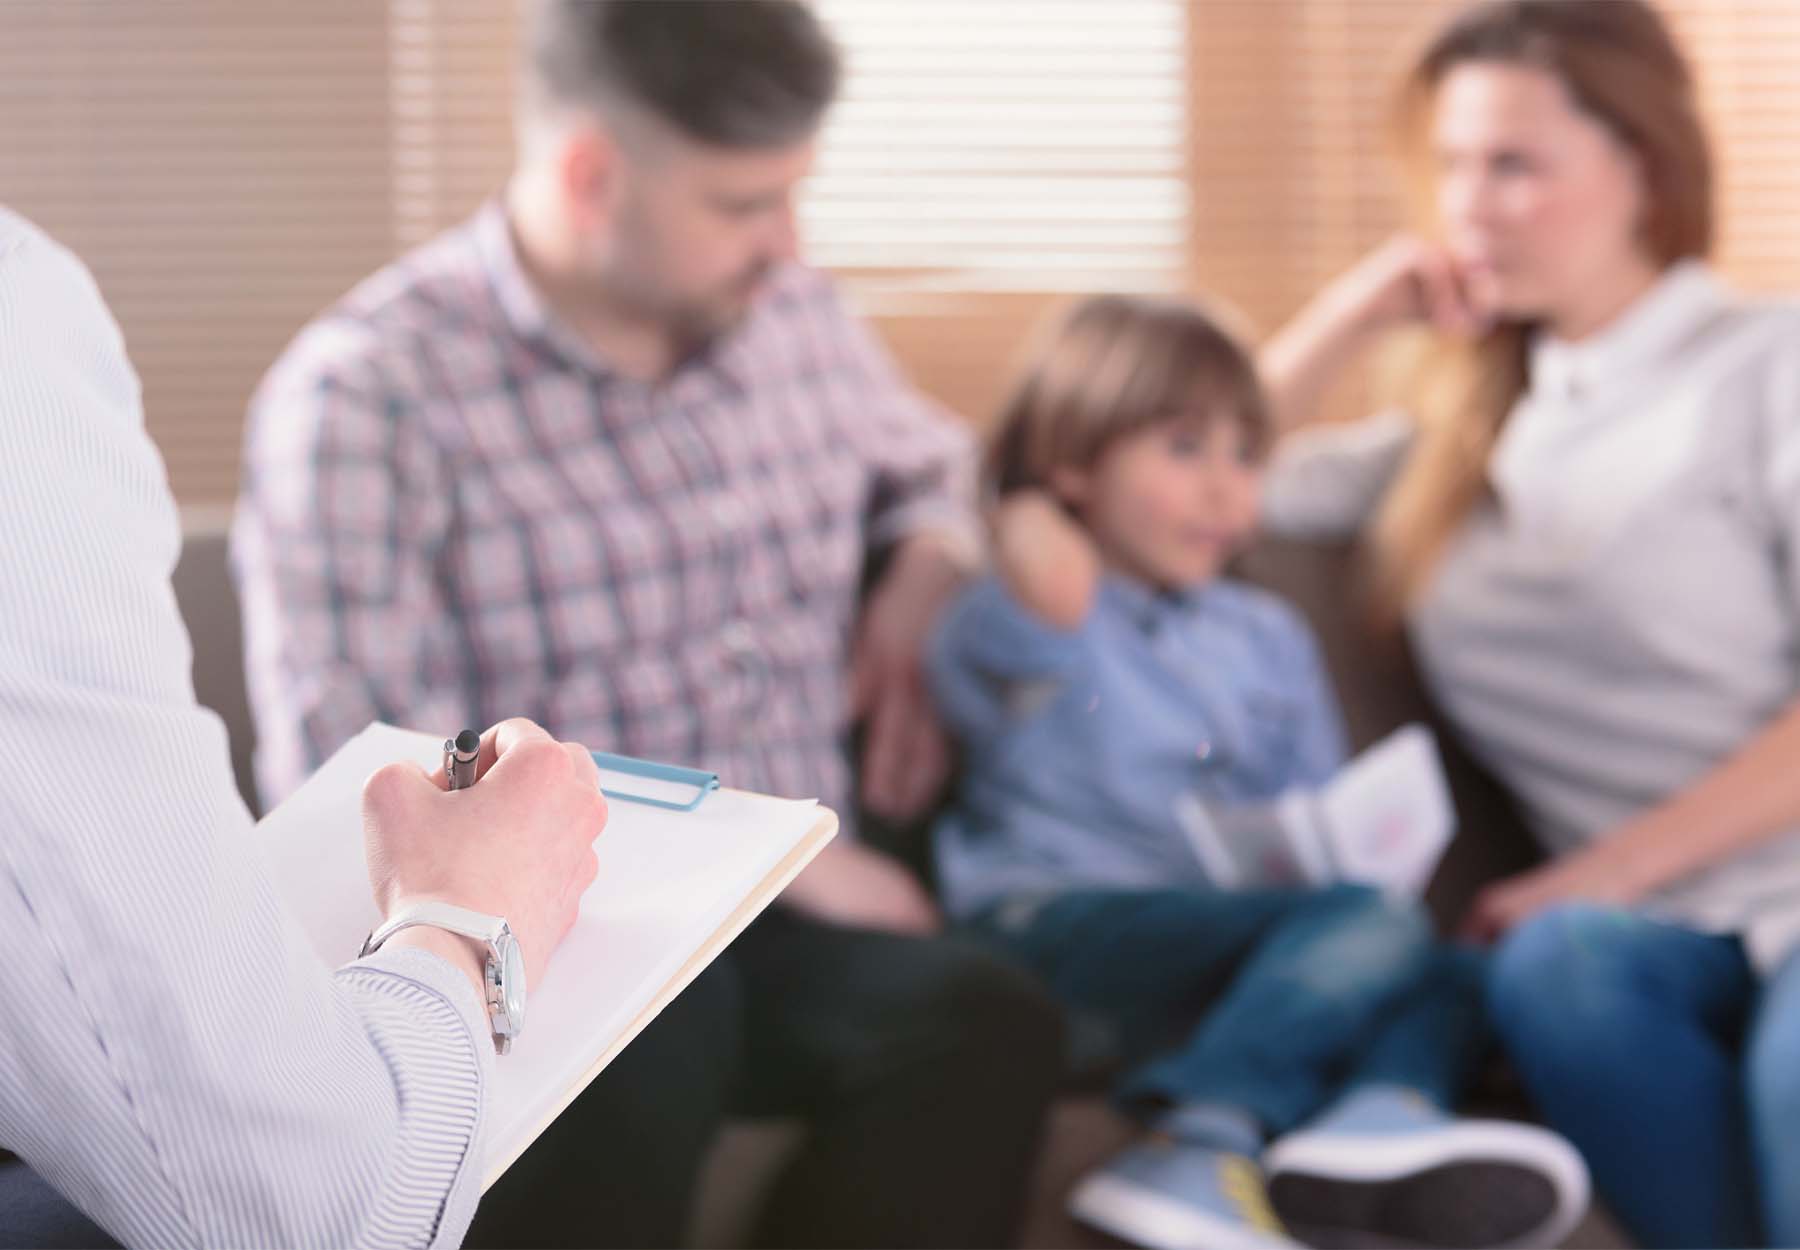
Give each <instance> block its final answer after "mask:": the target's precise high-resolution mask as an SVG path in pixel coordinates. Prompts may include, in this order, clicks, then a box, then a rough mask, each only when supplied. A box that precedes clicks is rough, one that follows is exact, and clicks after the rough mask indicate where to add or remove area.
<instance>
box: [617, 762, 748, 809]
mask: <svg viewBox="0 0 1800 1250" xmlns="http://www.w3.org/2000/svg"><path fill="white" fill-rule="evenodd" d="M589 754H591V755H592V756H593V757H594V763H595V764H596V765H598V766H599V768H600V793H602V794H604V795H605V796H606V797H607V798H608V799H617V800H619V801H620V802H623V803H642V804H644V805H645V806H646V807H660V808H663V809H664V810H665V811H671V812H691V811H693V810H694V809H695V808H697V807H699V806H700V804H701V803H703V802H704V801H705V800H706V796H707V795H709V794H711V793H712V792H713V791H715V790H717V789H718V788H719V774H717V773H709V772H706V771H705V770H704V769H699V768H683V767H681V766H680V765H678V764H658V763H657V762H655V761H654V760H640V759H634V758H633V757H632V756H629V755H614V754H613V753H612V752H610V751H592V752H589Z"/></svg>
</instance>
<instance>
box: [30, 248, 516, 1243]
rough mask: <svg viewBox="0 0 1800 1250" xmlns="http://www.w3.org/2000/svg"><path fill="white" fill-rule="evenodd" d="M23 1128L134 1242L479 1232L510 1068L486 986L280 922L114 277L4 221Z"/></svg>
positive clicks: (59, 1175)
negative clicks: (199, 640) (320, 948)
mask: <svg viewBox="0 0 1800 1250" xmlns="http://www.w3.org/2000/svg"><path fill="white" fill-rule="evenodd" d="M0 428H4V429H5V431H6V434H7V439H6V442H7V451H6V454H5V455H4V456H0V544H4V547H5V551H4V558H0V603H4V604H5V605H6V610H5V611H4V612H0V726H3V732H4V743H5V752H6V758H5V761H4V765H5V767H4V773H3V774H0V831H3V833H0V923H4V925H5V929H6V932H7V934H8V939H9V950H8V956H9V958H8V967H9V972H8V977H9V980H10V984H9V986H8V992H9V999H10V1000H11V1005H10V1006H9V1007H8V1008H7V1010H5V1011H3V1012H0V1140H3V1141H5V1142H6V1144H7V1145H8V1146H10V1147H11V1148H12V1149H14V1150H15V1151H16V1152H17V1153H18V1154H19V1155H20V1156H21V1157H23V1158H24V1159H25V1160H26V1161H27V1162H28V1163H30V1164H31V1166H32V1167H33V1168H34V1169H36V1170H37V1171H38V1172H39V1173H40V1174H41V1175H43V1176H44V1177H45V1178H46V1179H47V1180H49V1181H50V1182H51V1183H52V1184H54V1185H56V1186H57V1187H58V1188H59V1189H61V1190H62V1191H63V1193H64V1194H65V1195H67V1196H68V1197H69V1198H71V1199H72V1200H74V1201H75V1202H77V1203H78V1204H79V1205H81V1206H82V1207H83V1208H84V1209H85V1210H87V1211H88V1212H89V1214H90V1215H92V1216H93V1217H94V1218H95V1219H96V1220H97V1221H99V1222H100V1223H101V1224H102V1225H104V1226H105V1227H106V1228H107V1229H108V1230H109V1231H111V1232H112V1233H113V1234H114V1235H116V1236H118V1237H119V1238H121V1239H122V1240H124V1241H125V1242H127V1243H129V1244H133V1245H139V1244H142V1245H168V1244H180V1245H195V1246H199V1245H252V1244H271V1243H273V1244H284V1245H296V1244H314V1245H327V1244H329V1245H352V1244H354V1245H395V1246H399V1245H425V1244H428V1243H434V1242H435V1243H438V1244H445V1245H454V1244H456V1242H457V1241H458V1240H459V1238H460V1237H461V1234H462V1231H463V1229H464V1227H465V1226H466V1224H467V1221H468V1219H469V1216H470V1214H471V1213H472V1211H473V1207H474V1203H475V1200H476V1197H477V1195H478V1188H479V1184H480V1167H479V1160H478V1158H477V1157H476V1152H475V1151H474V1150H473V1144H474V1142H475V1140H476V1135H477V1131H478V1127H479V1123H480V1118H481V1106H482V1097H483V1088H484V1085H485V1082H486V1080H487V1074H488V1072H489V1066H490V1064H491V1062H492V1060H491V1058H490V1055H491V1048H490V1047H489V1045H488V1041H487V1026H486V1022H485V1020H484V1019H483V1018H482V1015H483V1013H482V1010H481V1007H480V1004H479V1002H478V1000H477V999H476V996H475V994H474V993H473V991H472V988H471V986H470V985H469V983H468V980H467V979H466V977H465V975H464V973H463V972H462V971H459V970H458V969H457V968H456V967H454V966H453V965H452V964H450V963H447V962H446V961H444V960H442V959H439V958H435V957H433V956H431V955H428V954H425V953H423V952H422V951H420V950H417V949H404V948H396V949H394V950H392V951H384V952H383V953H382V954H380V955H378V956H376V957H374V958H373V959H370V960H366V961H363V962H360V963H358V964H355V965H353V966H351V967H348V968H346V969H343V970H341V971H339V972H338V973H337V974H335V975H333V974H332V973H330V972H328V971H327V970H326V969H325V968H323V967H321V966H320V965H319V964H318V962H317V960H316V959H315V958H314V957H313V955H312V954H311V953H310V951H309V950H308V948H307V945H306V943H305V940H304V938H303V936H302V935H301V934H300V933H299V931H298V929H297V927H296V926H295V925H294V924H293V923H292V922H291V920H289V919H287V918H286V917H285V916H284V915H283V913H282V912H281V911H280V909H279V907H278V905H277V903H276V901H275V897H274V893H273V890H272V887H271V885H270V882H269V881H268V879H267V876H266V874H265V871H264V869H263V868H262V864H261V861H260V859H259V858H258V857H257V856H256V853H255V847H254V842H253V839H252V835H251V828H250V821H249V817H248V815H247V813H246V812H245V811H244V808H243V805H242V803H241V802H240V801H239V800H238V798H237V796H236V792H235V789H234V787H233V785H232V780H231V773H230V769H229V764H228V758H227V753H226V742H225V733H224V729H223V726H222V725H221V724H220V722H219V721H218V719H217V718H216V717H215V716H213V715H211V714H210V713H208V712H205V711H203V710H202V709H200V708H199V707H198V706H196V705H195V703H194V699H193V693H192V687H191V683H190V681H189V678H188V665H189V659H190V653H189V647H188V642H187V637H186V634H185V632H184V630H183V628H182V625H181V621H180V618H179V616H178V614H177V611H176V606H175V601H174V597H173V595H172V593H171V591H170V588H169V583H168V575H169V572H170V569H171V568H172V566H173V563H174V560H175V558H176V555H177V553H178V550H179V545H180V534H179V529H178V526H177V523H176V519H175V513H174V509H173V506H172V504H171V501H170V500H169V497H168V492H167V487H166V484H165V479H164V474H163V469H162V465H161V462H160V460H159V459H158V457H157V454H156V451H155V449H154V447H153V446H152V445H151V443H150V441H149V439H148V437H147V436H146V435H145V432H144V430H143V426H142V416H141V411H140V407H139V397H138V388H137V382H136V379H135V378H134V376H133V375H132V372H131V369H130V366H129V364H128V363H127V361H126V358H125V354H124V346H123V343H122V341H121V339H120V336H119V334H118V331H117V329H116V327H115V326H114V325H113V324H112V321H111V319H110V317H109V316H108V315H107V313H106V311H105V308H104V306H103V304H102V303H101V300H100V297H99V293H98V292H97V291H96V290H95V288H94V286H93V283H92V281H91V280H90V279H89V278H88V277H87V275H86V273H85V272H84V271H83V270H82V269H81V267H80V265H79V264H78V263H77V262H75V261H74V260H73V259H72V258H71V257H69V256H68V255H67V254H66V253H64V252H62V251H61V250H60V249H58V248H56V247H55V246H54V245H53V244H51V243H49V242H48V241H47V240H45V239H43V238H42V236H40V235H38V234H36V233H35V232H33V231H31V230H29V229H28V228H26V227H24V226H22V225H21V224H19V223H18V222H17V221H16V220H10V221H9V220H4V219H0Z"/></svg>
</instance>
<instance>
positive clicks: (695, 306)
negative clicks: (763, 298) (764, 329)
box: [668, 261, 774, 354]
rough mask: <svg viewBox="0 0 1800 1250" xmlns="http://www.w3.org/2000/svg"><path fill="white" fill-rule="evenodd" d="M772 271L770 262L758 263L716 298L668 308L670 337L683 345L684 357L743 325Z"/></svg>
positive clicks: (722, 290)
mask: <svg viewBox="0 0 1800 1250" xmlns="http://www.w3.org/2000/svg"><path fill="white" fill-rule="evenodd" d="M773 269H774V265H773V264H772V263H771V262H769V261H758V262H757V264H756V265H755V266H754V267H753V268H751V269H750V270H748V271H746V272H745V273H744V274H742V275H740V276H739V277H737V278H735V279H733V280H732V281H731V282H730V283H729V284H727V285H726V286H724V287H722V288H721V289H720V292H719V294H717V295H714V296H712V297H711V298H709V299H706V300H694V301H691V302H688V303H685V304H680V305H676V306H674V307H672V308H670V309H669V313H668V325H669V329H670V333H671V334H672V335H673V336H674V338H675V341H676V342H678V343H680V344H682V346H683V349H684V354H685V353H687V352H692V351H698V350H700V349H701V348H704V347H705V346H706V345H707V344H709V343H711V342H712V341H713V340H714V339H718V338H722V337H724V336H725V335H727V334H729V333H731V332H732V331H733V330H735V329H737V328H738V326H740V325H741V324H743V322H744V320H745V319H746V318H748V317H749V315H750V310H751V308H752V307H753V306H754V304H755V302H756V294H757V292H758V291H759V290H760V289H761V288H762V285H763V283H764V282H766V281H767V280H768V277H769V274H770V272H771V271H772V270H773Z"/></svg>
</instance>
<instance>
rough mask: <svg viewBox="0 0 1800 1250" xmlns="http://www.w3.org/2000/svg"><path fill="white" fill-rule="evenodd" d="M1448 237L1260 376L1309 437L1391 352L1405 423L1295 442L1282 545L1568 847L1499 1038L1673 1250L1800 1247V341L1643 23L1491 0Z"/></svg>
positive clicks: (1276, 482) (1531, 898)
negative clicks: (1357, 572) (1327, 560)
mask: <svg viewBox="0 0 1800 1250" xmlns="http://www.w3.org/2000/svg"><path fill="white" fill-rule="evenodd" d="M1399 121H1400V131H1401V137H1402V138H1403V140H1405V142H1406V143H1407V145H1408V150H1409V153H1410V156H1411V158H1412V160H1413V163H1414V169H1415V171H1416V172H1417V173H1418V174H1419V179H1418V181H1419V184H1420V186H1421V187H1422V189H1423V190H1424V191H1426V193H1427V194H1426V195H1425V196H1424V197H1423V202H1424V205H1425V207H1426V208H1427V209H1428V220H1429V226H1428V227H1427V229H1426V230H1425V231H1424V232H1422V233H1421V234H1420V235H1417V236H1412V237H1406V238H1402V239H1398V240H1395V241H1393V242H1390V243H1389V244H1387V245H1386V246H1384V247H1382V248H1380V249H1378V250H1377V251H1376V252H1375V253H1373V254H1372V255H1371V256H1369V257H1367V258H1366V259H1365V260H1364V261H1362V262H1361V263H1360V264H1358V265H1357V266H1356V267H1354V268H1353V269H1352V270H1351V271H1350V272H1349V273H1347V274H1346V275H1344V276H1343V277H1342V278H1340V279H1339V280H1337V281H1336V282H1335V283H1334V284H1332V285H1331V286H1329V287H1328V288H1327V289H1326V290H1325V291H1324V292H1323V293H1321V294H1320V295H1319V296H1318V297H1317V298H1316V299H1315V300H1314V301H1313V302H1312V303H1311V304H1310V305H1309V306H1308V307H1306V308H1305V309H1304V310H1303V311H1302V312H1301V313H1300V314H1299V316H1298V317H1297V318H1296V319H1295V320H1294V321H1293V322H1292V323H1291V324H1290V325H1289V326H1288V327H1286V328H1285V329H1284V330H1283V331H1282V332H1281V333H1280V334H1279V335H1277V336H1276V337H1275V338H1274V339H1272V340H1271V341H1270V343H1269V344H1268V345H1267V347H1266V349H1265V352H1264V355H1263V358H1262V362H1261V363H1262V367H1263V372H1264V375H1265V378H1266V380H1267V382H1268V384H1269V386H1270V389H1271V391H1272V392H1273V395H1274V401H1275V405H1276V407H1277V409H1278V411H1279V412H1280V413H1281V414H1282V416H1283V418H1284V419H1285V420H1286V421H1287V422H1288V423H1289V424H1290V425H1293V424H1297V423H1298V422H1299V419H1301V418H1304V417H1305V416H1307V415H1309V414H1310V412H1311V410H1312V409H1313V408H1314V407H1315V406H1316V405H1315V401H1316V400H1317V398H1318V396H1319V395H1320V394H1322V393H1323V390H1324V388H1325V387H1326V386H1327V385H1328V384H1329V382H1330V381H1331V379H1332V378H1333V377H1334V376H1335V375H1336V374H1337V373H1338V372H1339V371H1340V370H1341V369H1342V368H1343V367H1344V366H1346V365H1347V364H1348V363H1349V362H1350V361H1351V360H1352V359H1353V358H1354V357H1355V356H1356V355H1357V354H1359V352H1360V351H1361V350H1363V348H1364V347H1365V346H1366V345H1367V344H1368V343H1370V342H1371V341H1372V340H1373V339H1375V338H1376V337H1378V336H1379V335H1380V333H1381V332H1383V331H1385V330H1389V329H1393V328H1396V327H1400V326H1412V327H1415V328H1423V329H1425V330H1428V331H1430V332H1432V337H1433V339H1434V349H1433V354H1432V359H1431V361H1430V362H1429V367H1428V368H1426V369H1425V370H1423V371H1422V373H1421V386H1420V389H1419V391H1418V394H1417V396H1416V399H1415V401H1414V402H1413V403H1412V404H1410V405H1409V406H1408V407H1407V409H1406V411H1404V412H1400V413H1390V414H1385V415H1382V416H1379V417H1376V418H1372V419H1370V420H1368V421H1364V422H1358V423H1353V424H1350V425H1345V426H1336V427H1326V426H1319V427H1315V428H1313V429H1311V430H1305V431H1300V432H1298V433H1294V434H1291V435H1289V436H1288V438H1287V439H1285V440H1284V443H1283V445H1282V446H1281V447H1280V448H1279V449H1278V452H1277V456H1276V462H1275V464H1274V466H1273V469H1272V473H1271V476H1270V479H1269V483H1268V487H1267V491H1266V498H1265V518H1266V522H1267V523H1268V524H1270V525H1271V526H1272V527H1274V528H1277V529H1284V530H1287V531H1289V532H1294V531H1313V532H1323V531H1333V530H1336V531H1352V530H1361V531H1362V532H1364V533H1365V535H1366V536H1367V538H1368V540H1369V550H1370V552H1371V554H1372V556H1373V560H1372V567H1373V570H1374V573H1375V576H1376V579H1377V591H1378V594H1379V596H1380V601H1381V602H1382V603H1384V604H1385V605H1386V606H1387V607H1388V609H1390V611H1391V612H1392V614H1393V615H1394V617H1395V618H1397V619H1399V620H1402V621H1404V623H1405V625H1406V628H1407V631H1408V633H1409V635H1410V637H1411V640H1412V643H1413V647H1414V650H1415V653H1416V654H1417V656H1418V658H1419V661H1420V664H1421V668H1422V671H1423V674H1424V676H1425V679H1426V681H1427V684H1428V686H1429V687H1430V689H1431V691H1432V693H1433V695H1434V696H1435V698H1436V700H1437V701H1438V703H1439V704H1440V705H1441V707H1442V709H1443V710H1444V712H1445V714H1446V715H1447V716H1448V718H1449V720H1450V721H1451V723H1452V724H1453V725H1454V726H1455V727H1456V729H1457V730H1458V731H1459V733H1460V735H1461V736H1462V737H1463V738H1464V739H1465V740H1466V742H1467V744H1468V745H1469V746H1470V747H1471V748H1472V750H1473V751H1474V753H1475V754H1476V755H1477V757H1478V758H1479V759H1480V760H1481V761H1482V762H1483V763H1485V764H1486V765H1487V766H1488V767H1489V768H1490V769H1491V770H1492V771H1493V772H1494V773H1495V774H1496V775H1497V776H1498V777H1499V778H1500V779H1501V780H1502V781H1503V782H1505V783H1506V784H1507V785H1508V787H1509V788H1510V789H1511V790H1512V792H1513V793H1514V795H1515V796H1516V797H1517V798H1518V800H1519V801H1520V804H1521V808H1522V810H1523V812H1524V814H1525V815H1526V817H1527V819H1528V821H1529V823H1530V824H1531V826H1532V827H1533V830H1534V832H1535V833H1536V834H1537V836H1538V837H1539V839H1540V840H1541V841H1542V843H1543V845H1544V847H1545V849H1546V850H1547V851H1548V852H1549V853H1550V859H1549V862H1548V863H1547V864H1546V865H1545V866H1543V867H1540V868H1537V869H1535V870H1532V871H1529V872H1525V873H1522V874H1520V875H1518V876H1515V877H1512V878H1509V879H1506V880H1503V881H1500V882H1497V883H1495V884H1493V885H1491V886H1490V887H1488V888H1487V889H1486V890H1485V891H1484V892H1483V893H1482V894H1481V895H1480V896H1479V897H1478V898H1477V900H1476V902H1475V904H1474V906H1473V908H1472V910H1471V913H1470V915H1469V916H1468V918H1467V920H1466V923H1465V931H1466V932H1467V934H1468V935H1469V936H1472V937H1475V938H1477V939H1480V940H1483V941H1491V942H1494V943H1495V944H1496V949H1495V956H1494V959H1493V961H1492V964H1491V968H1490V977H1489V1003H1490V1006H1491V1008H1492V1016H1493V1020H1494V1024H1495V1027H1496V1028H1497V1029H1498V1031H1499V1033H1500V1035H1501V1037H1502V1039H1503V1040H1504V1041H1505V1043H1506V1044H1507V1047H1508V1050H1509V1053H1510V1055H1511V1057H1512V1060H1513V1062H1514V1064H1515V1066H1516V1067H1517V1068H1518V1070H1519V1073H1520V1075H1521V1077H1522V1078H1523V1080H1524V1082H1525V1084H1526V1086H1527V1087H1528V1089H1529V1091H1530V1092H1531V1094H1532V1095H1533V1097H1534V1099H1535V1100H1536V1102H1537V1104H1538V1106H1539V1107H1540V1109H1541V1110H1542V1112H1543V1113H1544V1115H1545V1116H1546V1117H1547V1118H1548V1119H1549V1120H1550V1122H1551V1123H1552V1125H1553V1126H1554V1127H1556V1128H1557V1129H1559V1130H1561V1131H1562V1132H1563V1133H1564V1134H1566V1135H1567V1136H1568V1137H1569V1138H1570V1139H1571V1140H1573V1141H1574V1142H1575V1143H1576V1144H1577V1145H1578V1146H1579V1147H1580V1148H1581V1149H1582V1151H1583V1153H1584V1154H1585V1155H1586V1157H1587V1159H1588V1162H1589V1165H1590V1167H1591V1168H1592V1171H1593V1175H1594V1179H1595V1182H1596V1185H1597V1187H1598V1189H1599V1190H1600V1192H1601V1193H1602V1194H1603V1195H1604V1196H1605V1197H1606V1198H1607V1199H1608V1201H1609V1204H1610V1205H1611V1206H1612V1208H1613V1209H1614V1210H1615V1211H1616V1212H1617V1213H1618V1214H1619V1216H1620V1217H1621V1218H1622V1219H1623V1220H1624V1222H1625V1223H1626V1224H1627V1225H1628V1226H1629V1227H1630V1229H1631V1231H1632V1232H1633V1234H1634V1235H1635V1236H1636V1237H1637V1238H1638V1239H1639V1240H1640V1241H1642V1242H1644V1243H1646V1244H1649V1245H1658V1246H1661V1245H1671V1246H1673V1245H1689V1246H1691V1245H1749V1244H1753V1243H1756V1242H1758V1241H1761V1240H1763V1239H1764V1238H1765V1237H1766V1238H1768V1239H1771V1240H1773V1241H1774V1242H1775V1243H1776V1244H1781V1245H1794V1244H1800V959H1796V958H1794V952H1795V950H1796V948H1797V947H1800V836H1797V831H1800V767H1796V763H1797V762H1800V310H1796V309H1795V308H1793V307H1792V306H1787V305H1782V304H1777V303H1756V302H1752V301H1749V300H1747V299H1745V298H1743V297H1741V296H1739V295H1736V294H1734V293H1733V292H1731V291H1729V290H1728V289H1727V288H1726V287H1725V286H1724V285H1723V284H1722V283H1721V282H1720V280H1719V279H1718V278H1717V277H1716V276H1715V275H1714V274H1713V272H1712V271H1711V270H1710V269H1709V268H1708V267H1707V264H1706V262H1705V256H1706V254H1707V252H1708V250H1709V247H1710V245H1711V241H1712V234H1713V220H1712V198H1711V160H1710V157H1709V153H1708V147H1707V141H1706V135H1705V131H1704V128H1703V126H1702V124H1701V121H1700V118H1699V114H1698V111H1697V109H1696V105H1695V99H1694V91H1693V84H1692V80H1691V77H1690V74H1689V71H1688V68H1687V65H1686V62H1685V60H1684V59H1683V57H1682V55H1681V52H1680V50H1679V48H1678V47H1677V45H1676V43H1675V41H1674V39H1673V38H1672V37H1671V35H1670V33H1669V31H1668V29H1667V28H1666V27H1665V26H1664V24H1663V22H1662V21H1661V19H1660V18H1659V17H1658V15H1657V14H1656V12H1655V11H1654V10H1653V9H1652V8H1651V7H1649V6H1648V5H1647V4H1644V3H1641V2H1639V0H1499V2H1492V3H1485V4H1481V5H1478V6H1476V7H1473V8H1470V9H1467V10H1465V11H1463V12H1462V13H1461V14H1459V15H1458V16H1457V17H1456V18H1454V19H1453V20H1452V21H1451V22H1450V24H1449V25H1448V26H1447V27H1445V28H1444V29H1443V31H1441V32H1440V33H1439V34H1438V36H1437V37H1436V38H1435V39H1434V40H1433V41H1432V42H1431V44H1430V45H1429V46H1428V48H1427V49H1426V50H1425V52H1424V53H1423V55H1422V56H1421V57H1420V58H1419V59H1418V61H1417V62H1416V64H1415V66H1414V67H1413V70H1412V72H1411V74H1410V75H1409V77H1408V79H1407V82H1406V85H1405V90H1404V91H1403V93H1402V97H1401V108H1400V110H1399Z"/></svg>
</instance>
